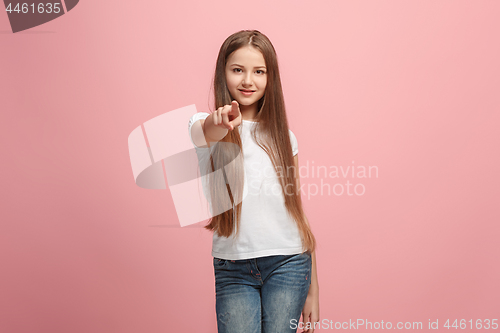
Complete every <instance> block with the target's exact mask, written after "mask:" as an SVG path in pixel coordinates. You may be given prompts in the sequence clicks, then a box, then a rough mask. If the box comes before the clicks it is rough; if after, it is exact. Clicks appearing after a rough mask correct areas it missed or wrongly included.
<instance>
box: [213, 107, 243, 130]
mask: <svg viewBox="0 0 500 333" xmlns="http://www.w3.org/2000/svg"><path fill="white" fill-rule="evenodd" d="M212 114H213V116H212V118H213V120H214V125H215V126H219V127H223V128H227V129H228V130H230V131H232V130H233V129H234V128H235V127H238V126H239V125H240V124H241V112H240V105H239V104H238V102H237V101H232V102H231V105H224V106H221V107H220V108H218V109H217V110H215V111H214V112H213V113H212Z"/></svg>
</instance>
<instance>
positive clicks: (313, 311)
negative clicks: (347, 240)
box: [293, 154, 319, 333]
mask: <svg viewBox="0 0 500 333" xmlns="http://www.w3.org/2000/svg"><path fill="white" fill-rule="evenodd" d="M293 159H294V162H295V179H296V180H297V189H299V191H300V174H299V154H296V155H295V156H294V157H293ZM304 218H305V219H306V222H307V225H309V227H311V225H310V224H309V220H308V219H307V216H305V215H304ZM302 317H303V318H302V319H303V321H304V327H305V328H306V329H305V330H304V332H307V333H313V332H314V328H311V329H307V326H306V325H305V324H306V323H307V322H309V323H310V325H311V326H310V327H314V323H315V322H319V284H318V274H317V271H316V251H312V252H311V285H310V286H309V293H308V294H307V299H306V303H305V304H304V309H303V310H302Z"/></svg>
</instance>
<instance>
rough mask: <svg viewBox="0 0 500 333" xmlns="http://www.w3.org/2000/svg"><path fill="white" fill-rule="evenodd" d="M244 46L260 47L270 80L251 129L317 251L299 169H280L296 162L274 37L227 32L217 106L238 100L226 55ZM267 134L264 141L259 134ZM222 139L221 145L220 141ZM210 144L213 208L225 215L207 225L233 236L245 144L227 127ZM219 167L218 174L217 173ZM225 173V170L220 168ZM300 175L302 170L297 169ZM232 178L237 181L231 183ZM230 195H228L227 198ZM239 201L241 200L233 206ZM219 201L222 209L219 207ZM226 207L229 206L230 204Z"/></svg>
mask: <svg viewBox="0 0 500 333" xmlns="http://www.w3.org/2000/svg"><path fill="white" fill-rule="evenodd" d="M244 46H252V47H254V48H255V49H257V50H259V51H260V52H261V53H262V55H263V56H264V60H265V63H266V67H267V84H266V88H265V92H264V96H263V97H262V98H261V99H260V100H259V101H258V104H257V109H258V112H257V117H256V120H257V123H256V126H253V128H252V131H251V133H252V137H253V138H254V140H255V141H256V142H257V144H258V145H259V147H261V148H262V149H263V150H264V151H265V152H266V153H267V154H268V155H269V157H270V159H271V162H272V164H273V166H274V168H275V170H276V173H277V176H278V178H279V181H280V184H281V189H282V193H283V196H284V198H285V207H286V209H287V211H288V212H289V214H290V215H291V216H292V217H293V218H294V220H295V221H296V223H297V227H298V230H299V232H300V236H301V239H302V248H303V252H305V251H308V252H312V251H314V249H315V247H316V240H315V237H314V235H313V233H312V231H311V229H310V226H309V225H308V223H307V221H306V218H305V214H304V211H303V208H302V200H301V196H300V192H299V189H298V184H297V179H296V177H295V173H290V172H285V173H284V174H283V173H282V172H280V171H278V170H290V169H292V170H294V169H295V163H294V158H293V153H292V147H291V144H290V135H289V130H288V121H287V117H286V112H285V102H284V98H283V90H282V87H281V80H280V73H279V68H278V60H277V56H276V51H275V49H274V47H273V45H272V44H271V41H270V40H269V39H268V38H267V37H266V36H265V35H264V34H262V33H261V32H259V31H257V30H241V31H239V32H236V33H234V34H232V35H231V36H229V37H228V38H227V39H226V40H225V41H224V43H223V44H222V46H221V48H220V50H219V55H218V57H217V64H216V68H215V75H214V82H213V86H214V94H215V110H216V109H218V108H219V107H221V106H224V105H230V104H231V102H232V101H233V100H234V98H233V96H231V94H230V92H229V89H228V88H227V84H226V62H227V59H228V57H229V56H230V55H231V54H232V53H233V52H234V51H236V50H238V49H239V48H241V47H244ZM257 132H258V133H259V134H263V135H262V138H268V140H261V138H259V137H258V136H257V135H256V133H257ZM221 142H223V144H219V143H221ZM219 143H217V144H215V145H214V146H212V147H210V148H211V156H210V165H209V169H211V170H212V173H211V174H210V177H209V185H208V187H209V191H210V196H211V198H219V199H221V200H211V204H212V207H213V209H214V210H213V211H216V210H217V209H220V210H219V211H224V212H223V213H221V214H218V215H215V216H213V217H212V218H211V219H210V220H209V223H208V224H207V225H206V226H205V227H204V228H206V229H208V230H211V231H213V232H216V233H218V235H219V236H224V237H229V236H231V235H232V234H233V231H234V229H236V232H235V236H236V235H237V234H238V232H239V224H240V216H241V205H242V202H241V197H242V192H243V184H244V181H243V177H244V172H243V162H242V158H237V156H238V155H239V156H240V157H241V156H242V155H243V154H239V153H240V152H241V151H242V143H241V137H240V134H239V131H238V130H237V129H235V130H232V131H229V132H228V134H227V135H226V136H225V137H224V138H223V139H222V140H220V141H219ZM215 170H217V171H219V172H214V171H215ZM221 171H222V172H221ZM297 174H298V170H297ZM228 178H229V179H231V180H233V182H229V183H230V184H231V186H229V183H228ZM289 187H291V188H292V191H291V192H292V194H291V195H290V194H289V193H285V189H288V188H289ZM287 192H288V191H287ZM227 196H229V199H226V198H227ZM229 200H231V201H230V202H231V204H232V208H229V209H225V208H222V209H221V207H220V204H221V202H229ZM235 202H238V204H236V205H235ZM217 205H219V206H218V207H216V206H217ZM226 208H227V207H226Z"/></svg>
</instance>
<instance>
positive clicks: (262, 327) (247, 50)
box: [188, 30, 319, 333]
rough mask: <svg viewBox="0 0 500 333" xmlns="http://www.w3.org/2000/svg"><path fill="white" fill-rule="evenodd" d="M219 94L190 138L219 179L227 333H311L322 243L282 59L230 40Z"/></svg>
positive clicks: (258, 42) (222, 324)
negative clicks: (308, 198)
mask: <svg viewBox="0 0 500 333" xmlns="http://www.w3.org/2000/svg"><path fill="white" fill-rule="evenodd" d="M214 92H215V111H214V112H212V113H210V114H209V113H205V112H199V113H196V114H195V115H193V116H192V117H191V119H190V120H189V127H188V129H189V134H190V137H191V140H192V141H193V144H194V146H195V148H196V152H197V155H198V162H199V165H200V170H201V171H202V172H203V173H204V174H205V175H210V178H209V180H207V181H206V182H205V183H204V184H203V186H204V191H205V195H206V196H207V198H212V200H209V201H210V202H211V205H212V206H211V210H212V216H213V217H212V218H211V220H210V223H209V224H208V225H206V226H205V228H206V229H208V230H211V231H213V232H214V234H213V244H212V256H213V257H214V258H213V265H214V275H215V290H216V312H217V327H218V332H219V333H221V332H224V333H229V332H234V333H252V332H256V333H257V332H258V333H261V332H263V333H271V332H272V333H285V332H297V328H304V332H308V333H312V332H313V331H314V329H313V328H307V327H308V326H306V324H307V323H309V326H310V325H311V324H313V323H314V322H318V321H319V298H318V294H319V288H318V278H317V274H316V257H315V252H314V250H315V245H316V241H315V238H314V235H313V234H312V232H311V229H310V226H309V222H308V220H307V218H306V216H305V214H304V212H303V209H302V202H301V197H300V191H299V188H300V182H299V173H298V155H297V153H298V143H297V139H296V137H295V135H294V134H293V132H292V131H291V130H289V129H288V121H287V117H286V112H285V103H284V98H283V91H282V88H281V81H280V74H279V70H278V61H277V57H276V52H275V50H274V47H273V45H272V44H271V42H270V40H269V39H268V38H267V37H266V36H265V35H263V34H262V33H260V32H259V31H257V30H244V31H239V32H237V33H234V34H233V35H231V36H229V37H228V38H227V39H226V40H225V42H224V43H223V44H222V46H221V48H220V51H219V55H218V58H217V64H216V69H215V77H214ZM240 152H241V153H240ZM238 157H240V158H238ZM215 171H218V172H215ZM243 179H244V180H243ZM207 182H208V183H207ZM276 185H278V186H276ZM243 188H245V189H243ZM276 189H278V191H277V190H276ZM243 193H245V194H246V196H244V199H243V201H242V200H241V198H242V197H243ZM301 314H302V316H303V321H302V323H301V322H299V319H300V316H301Z"/></svg>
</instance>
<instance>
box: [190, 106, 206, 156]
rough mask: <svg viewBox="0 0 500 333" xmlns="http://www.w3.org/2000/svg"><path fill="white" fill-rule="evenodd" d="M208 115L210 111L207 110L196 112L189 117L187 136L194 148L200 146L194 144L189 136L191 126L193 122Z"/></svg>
mask: <svg viewBox="0 0 500 333" xmlns="http://www.w3.org/2000/svg"><path fill="white" fill-rule="evenodd" d="M209 115H210V113H207V112H197V113H195V114H194V115H192V116H191V118H189V123H188V132H189V138H190V139H191V142H192V143H193V146H195V148H200V147H198V146H196V145H195V143H194V141H193V137H192V136H191V128H192V127H193V125H194V123H196V122H197V121H198V120H201V119H206V118H207V117H208V116H209Z"/></svg>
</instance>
